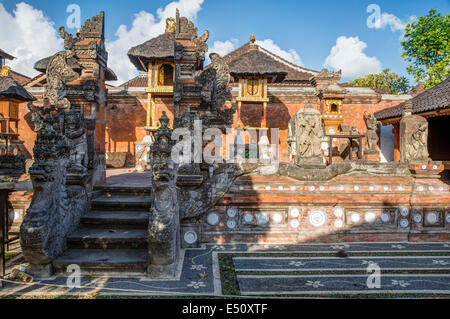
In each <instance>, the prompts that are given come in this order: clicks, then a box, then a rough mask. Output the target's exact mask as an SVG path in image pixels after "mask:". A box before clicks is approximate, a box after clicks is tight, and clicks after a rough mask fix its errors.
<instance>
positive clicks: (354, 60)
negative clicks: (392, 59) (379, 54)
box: [324, 36, 382, 80]
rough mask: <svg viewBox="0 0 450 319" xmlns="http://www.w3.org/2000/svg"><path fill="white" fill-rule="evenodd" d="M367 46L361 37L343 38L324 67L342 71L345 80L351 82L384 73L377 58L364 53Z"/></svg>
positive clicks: (338, 40)
mask: <svg viewBox="0 0 450 319" xmlns="http://www.w3.org/2000/svg"><path fill="white" fill-rule="evenodd" d="M366 48H367V44H366V43H365V42H363V41H361V40H360V39H359V37H345V36H341V37H339V38H338V39H337V40H336V45H335V46H334V47H333V48H332V49H331V51H330V55H329V56H328V57H327V58H326V60H325V63H324V67H326V68H332V69H335V70H336V71H337V70H342V78H343V80H350V79H353V78H356V77H361V76H365V75H367V74H376V73H379V72H381V71H382V67H381V62H380V61H379V60H378V59H377V58H376V57H369V56H367V55H366V54H365V53H364V50H365V49H366Z"/></svg>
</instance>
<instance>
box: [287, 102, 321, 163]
mask: <svg viewBox="0 0 450 319" xmlns="http://www.w3.org/2000/svg"><path fill="white" fill-rule="evenodd" d="M290 126H291V132H290V133H291V134H290V137H291V139H290V143H291V145H292V144H293V140H292V138H295V154H294V153H292V154H293V155H294V157H295V163H296V164H297V165H323V163H324V162H323V157H322V150H321V142H322V139H323V136H324V129H323V124H322V115H321V114H320V112H319V111H317V110H316V109H314V107H313V106H312V105H307V106H305V107H304V108H303V109H302V110H300V111H299V112H297V114H296V115H295V116H294V117H293V119H291V123H290ZM292 150H293V148H292V146H291V152H292ZM292 154H291V155H292Z"/></svg>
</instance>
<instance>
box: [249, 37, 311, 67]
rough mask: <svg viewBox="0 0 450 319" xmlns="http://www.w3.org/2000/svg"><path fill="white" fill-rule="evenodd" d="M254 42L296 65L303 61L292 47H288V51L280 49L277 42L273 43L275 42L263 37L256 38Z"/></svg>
mask: <svg viewBox="0 0 450 319" xmlns="http://www.w3.org/2000/svg"><path fill="white" fill-rule="evenodd" d="M256 44H257V45H259V46H260V47H262V48H264V49H266V50H267V51H270V52H272V53H274V54H276V55H278V56H279V57H280V58H283V59H285V60H287V61H289V62H292V63H294V64H296V65H298V66H303V62H302V59H301V58H300V55H299V54H298V53H297V52H296V51H295V50H294V49H289V50H288V51H285V50H283V49H281V48H280V47H279V46H278V45H277V44H275V42H273V40H272V39H265V40H262V41H258V40H256Z"/></svg>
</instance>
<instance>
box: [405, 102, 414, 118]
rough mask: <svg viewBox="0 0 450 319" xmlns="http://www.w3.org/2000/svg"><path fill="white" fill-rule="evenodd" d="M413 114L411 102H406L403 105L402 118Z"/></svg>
mask: <svg viewBox="0 0 450 319" xmlns="http://www.w3.org/2000/svg"><path fill="white" fill-rule="evenodd" d="M412 114H413V104H412V102H411V100H408V101H406V102H405V104H404V105H403V110H402V117H405V116H409V115H412Z"/></svg>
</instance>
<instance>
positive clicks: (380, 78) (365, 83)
mask: <svg viewBox="0 0 450 319" xmlns="http://www.w3.org/2000/svg"><path fill="white" fill-rule="evenodd" d="M347 85H349V86H362V87H368V88H372V89H388V90H389V93H390V94H407V93H409V92H410V91H411V86H410V84H409V80H408V79H407V78H406V77H404V76H399V75H397V74H395V73H393V72H391V70H390V69H386V70H383V72H381V73H380V74H369V75H366V76H365V77H363V78H357V79H356V80H353V81H351V82H348V83H347Z"/></svg>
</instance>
